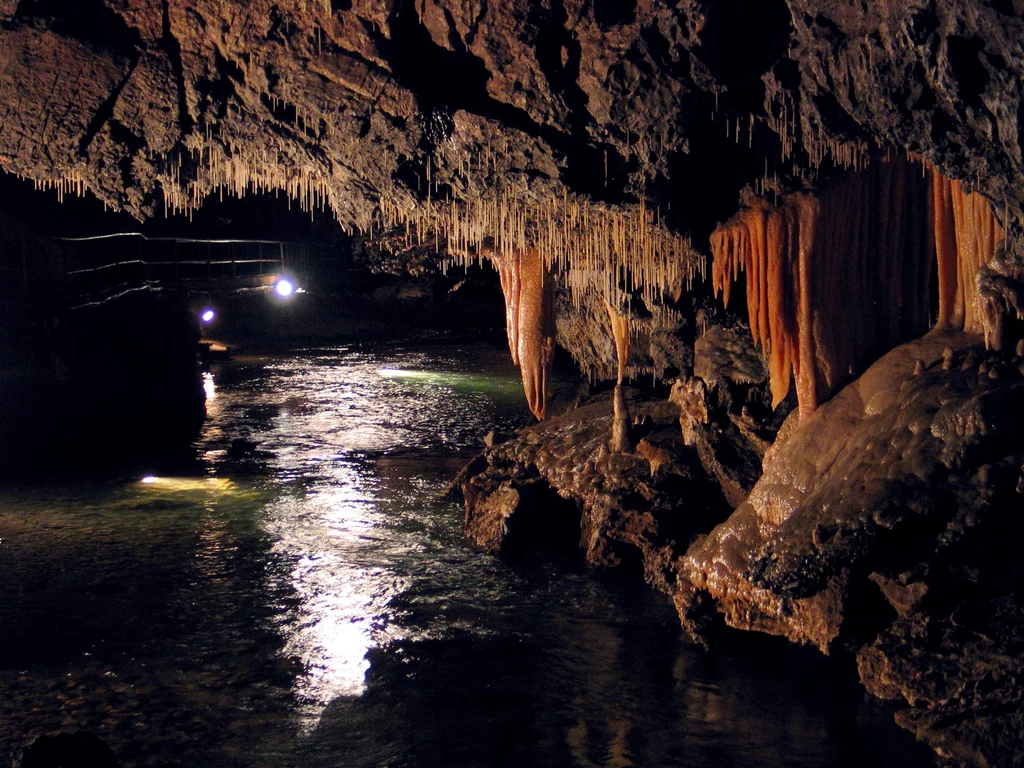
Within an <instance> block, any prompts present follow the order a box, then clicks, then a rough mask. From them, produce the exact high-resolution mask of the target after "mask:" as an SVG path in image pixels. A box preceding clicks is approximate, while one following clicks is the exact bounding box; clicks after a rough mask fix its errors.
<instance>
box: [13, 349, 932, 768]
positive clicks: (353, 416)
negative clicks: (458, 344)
mask: <svg viewBox="0 0 1024 768" xmlns="http://www.w3.org/2000/svg"><path fill="white" fill-rule="evenodd" d="M493 357H494V358H495V359H496V360H500V361H501V365H500V366H499V365H498V364H497V363H494V364H492V363H490V362H487V363H486V364H485V359H486V360H490V357H489V356H488V355H485V354H483V353H482V352H481V350H479V349H476V348H472V349H468V350H457V351H454V352H441V351H436V350H434V351H415V350H404V351H397V350H396V351H389V352H384V353H379V352H378V353H374V354H369V353H363V352H360V351H357V350H348V349H341V348H339V349H331V350H318V351H310V352H306V353H301V354H296V355H294V356H291V357H287V358H266V359H252V360H244V359H243V360H239V361H237V362H235V363H232V364H227V365H224V366H221V367H218V368H215V369H214V371H213V373H212V374H211V375H210V376H209V377H207V378H206V380H205V382H204V383H205V384H206V386H207V387H208V388H209V389H210V390H212V391H213V392H215V397H214V398H213V399H212V400H210V401H208V403H207V407H208V414H209V419H208V422H207V424H206V427H205V428H204V433H203V436H202V439H201V441H200V442H199V444H198V445H197V451H198V455H199V459H200V461H199V463H198V467H197V468H195V467H194V468H193V469H194V470H195V471H193V472H192V474H191V475H190V476H185V475H184V474H183V473H181V472H180V471H176V468H162V469H163V471H161V468H158V467H154V468H152V472H153V477H154V478H155V482H153V483H148V484H144V483H142V482H140V481H141V478H132V479H129V480H125V481H118V482H108V481H94V482H86V483H82V484H74V483H70V484H64V485H58V486H54V487H42V486H40V487H26V488H19V489H0V629H2V631H0V691H2V692H3V695H2V696H0V764H3V763H4V761H5V759H6V758H7V756H8V755H9V754H10V753H12V752H13V751H14V750H15V749H16V748H17V747H18V746H19V745H21V744H23V743H25V742H26V741H27V740H28V739H29V738H31V737H33V736H36V735H40V734H44V733H56V732H60V731H74V730H79V729H87V730H91V731H95V732H96V733H98V734H99V735H100V736H101V738H103V739H104V741H106V742H107V743H109V744H110V745H111V746H112V747H113V748H114V750H115V751H116V752H117V754H118V756H119V757H120V758H121V761H122V764H123V765H124V766H125V768H134V766H144V765H146V766H154V765H155V766H160V765H172V764H173V765H180V766H182V768H193V767H195V768H198V766H208V765H216V766H227V767H228V768H279V767H280V766H296V768H320V767H321V766H323V768H327V766H332V767H335V768H336V767H337V766H342V765H343V766H367V768H370V767H371V766H372V767H373V768H377V766H384V765H391V766H424V767H427V766H438V767H440V766H445V768H447V767H448V766H455V765H458V766H461V765H473V766H477V765H480V766H488V765H495V766H497V765H540V766H548V765H550V766H616V768H623V767H625V766H634V765H635V766H693V767H696V766H706V765H731V766H737V767H738V768H754V767H755V766H783V765H785V766H807V767H809V766H821V765H838V764H848V765H856V764H873V765H879V766H886V765H891V766H895V765H900V766H911V765H922V764H925V763H926V762H927V761H926V760H925V759H923V758H922V756H921V752H920V751H914V750H913V749H912V748H911V747H908V742H909V741H911V740H912V739H911V738H910V737H909V736H908V735H907V734H903V733H897V732H895V728H894V726H892V725H891V724H890V723H889V722H888V720H887V717H888V716H887V715H886V713H885V712H884V711H882V712H880V711H879V710H878V708H877V707H875V706H874V705H872V704H871V703H870V702H865V701H864V700H863V699H862V697H861V694H860V693H859V691H857V689H856V688H855V687H854V686H852V685H849V684H846V685H838V684H837V681H842V680H846V679H847V678H843V677H841V676H839V675H837V674H836V673H835V670H834V668H833V667H829V666H827V665H825V663H824V661H823V660H821V659H819V658H818V657H817V656H815V655H814V654H813V652H811V653H810V654H803V655H800V654H799V653H798V652H794V651H792V649H786V650H782V651H780V650H779V646H769V647H767V648H766V647H765V646H754V649H753V650H752V651H751V650H742V649H741V650H739V651H736V650H734V649H728V648H727V649H725V650H718V651H715V652H712V653H710V654H708V653H705V652H704V651H702V650H700V649H698V648H695V647H693V646H690V645H688V644H686V643H684V642H681V641H680V633H679V626H678V620H677V618H676V617H675V616H674V614H673V612H672V609H671V606H670V605H668V604H667V601H666V600H664V599H663V598H661V597H659V596H656V595H653V594H651V593H650V592H649V591H647V590H645V589H644V588H643V587H642V586H632V587H626V586H623V585H621V584H620V583H619V582H617V581H615V580H609V579H605V578H604V577H602V576H601V575H600V574H596V573H594V572H592V571H587V570H582V569H579V568H577V567H575V566H570V565H567V564H554V563H551V562H545V561H542V562H539V563H538V562H533V563H527V564H520V565H518V566H516V567H509V566H508V565H507V564H505V563H503V562H501V561H500V560H497V559H495V558H492V557H490V556H487V555H482V554H479V553H476V552H473V551H471V550H469V549H467V548H465V547H464V546H462V544H461V537H460V531H459V522H460V511H459V509H458V508H457V506H455V505H454V504H452V503H451V502H450V501H448V500H446V499H442V498H441V496H440V494H441V492H442V491H443V490H444V488H445V485H446V483H447V481H448V479H450V478H451V477H452V476H453V475H454V474H455V472H456V471H457V470H458V468H459V467H460V465H461V463H462V461H463V460H464V459H465V458H467V457H468V456H469V455H470V454H469V452H468V449H471V448H475V447H477V446H478V445H479V443H480V441H481V436H482V435H483V434H484V433H485V432H486V431H488V430H490V429H499V430H502V431H508V430H510V429H511V428H512V427H514V426H515V424H516V423H518V422H519V421H521V420H522V419H525V418H526V417H527V411H526V409H525V406H524V405H523V398H522V394H521V392H520V389H519V383H518V379H517V376H516V374H515V372H514V371H513V370H510V369H509V367H508V364H507V362H505V357H506V356H505V352H504V350H500V351H497V353H496V355H494V356H493ZM459 368H463V369H468V371H469V372H468V373H459ZM177 469H180V468H177ZM794 653H796V655H793V654H794ZM794 659H795V661H794ZM830 670H831V671H830ZM901 739H902V740H901Z"/></svg>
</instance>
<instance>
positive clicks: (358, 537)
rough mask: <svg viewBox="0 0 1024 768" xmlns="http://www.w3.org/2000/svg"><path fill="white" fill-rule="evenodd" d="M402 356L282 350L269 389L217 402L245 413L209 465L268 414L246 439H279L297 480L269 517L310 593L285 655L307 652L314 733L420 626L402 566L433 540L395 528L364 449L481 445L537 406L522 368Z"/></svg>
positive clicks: (222, 414) (219, 413)
mask: <svg viewBox="0 0 1024 768" xmlns="http://www.w3.org/2000/svg"><path fill="white" fill-rule="evenodd" d="M311 362H312V364H310V363H311ZM401 362H402V364H403V365H402V367H383V368H382V367H380V361H379V358H378V357H364V356H362V355H359V354H358V353H348V352H347V351H345V350H335V351H324V352H322V353H320V354H318V355H316V356H315V358H314V359H313V360H312V361H310V360H309V359H299V360H278V361H274V362H271V363H270V364H269V365H267V366H266V367H265V368H264V371H265V374H264V375H266V374H269V375H268V376H267V379H268V380H267V381H266V383H265V385H264V387H262V388H260V389H257V390H253V389H249V388H243V389H241V390H233V391H232V392H231V393H229V394H226V395H223V396H221V397H220V398H218V402H217V404H216V408H217V410H216V411H211V419H212V418H213V417H217V418H218V420H220V421H228V422H230V421H231V420H232V419H234V418H237V416H238V415H240V414H241V415H243V418H242V419H241V420H240V421H239V422H238V423H236V424H234V425H233V426H231V427H223V426H222V427H221V428H220V429H219V430H218V431H217V432H216V433H215V434H216V439H212V440H207V441H206V445H204V451H205V457H206V458H207V459H208V460H210V461H211V462H215V461H217V460H218V459H219V458H220V457H221V456H223V455H224V448H223V445H222V443H223V441H224V440H226V439H228V438H229V437H231V435H233V434H234V432H235V431H239V432H240V431H242V430H244V429H245V428H246V426H247V423H248V421H249V420H250V419H251V417H252V414H253V413H256V414H264V415H266V416H268V417H269V418H268V420H267V421H266V423H264V424H262V425H261V429H260V430H259V432H258V433H256V434H253V433H251V432H247V433H246V434H245V435H244V438H245V439H250V440H252V441H254V442H258V444H259V446H261V447H262V446H267V447H268V448H270V449H271V451H270V455H269V456H268V457H267V458H266V461H267V464H268V472H269V474H270V475H271V477H275V478H278V479H279V480H280V481H281V482H282V483H283V484H284V485H285V486H286V487H285V488H284V490H283V492H282V493H281V494H280V495H279V496H278V497H276V498H275V500H274V501H273V502H271V503H270V504H269V505H268V506H267V509H266V513H265V518H264V525H265V528H266V530H267V532H268V533H269V534H270V535H271V537H272V540H273V542H274V543H273V551H274V553H275V554H277V555H279V556H280V557H281V558H282V559H283V560H284V561H287V562H289V563H291V564H292V566H291V571H290V579H291V586H292V588H293V589H294V591H295V594H296V595H297V596H298V598H299V601H298V606H297V608H296V609H295V611H294V615H293V616H292V617H290V618H289V620H288V621H286V622H283V623H282V624H281V631H282V632H283V634H284V637H285V645H284V649H283V652H284V654H285V655H287V656H292V657H295V658H297V659H299V660H300V661H301V662H302V667H303V670H304V673H303V674H301V675H299V676H298V678H297V680H296V684H295V694H296V698H297V700H298V701H300V702H301V703H302V721H303V725H304V728H306V729H307V730H311V729H313V728H315V727H316V725H317V724H318V722H319V715H320V713H321V712H322V711H323V709H324V708H325V707H326V706H327V705H328V704H330V703H331V702H332V701H333V700H335V699H336V698H338V697H339V696H358V695H360V694H361V693H362V692H363V691H364V689H365V677H366V672H367V670H368V669H369V662H368V660H367V658H366V657H367V653H368V652H369V651H370V649H371V648H375V647H380V646H382V645H385V644H387V643H389V642H393V641H395V640H398V639H407V638H408V637H410V634H409V632H408V631H407V629H406V628H403V627H402V626H401V625H400V624H397V623H395V622H393V621H392V618H391V615H390V608H389V606H390V605H391V603H392V601H393V600H394V599H395V598H396V597H397V596H399V595H401V594H402V593H403V592H405V591H406V590H407V589H408V588H409V578H408V577H407V576H406V575H405V574H403V573H402V572H401V571H400V570H398V569H396V565H399V566H400V565H401V564H402V561H403V559H407V558H408V556H409V554H410V553H414V552H415V551H416V550H419V549H422V546H423V543H422V541H421V540H419V539H418V538H417V536H409V535H407V534H403V533H402V532H401V531H400V530H391V529H389V528H390V526H389V519H387V518H386V517H385V515H383V514H382V511H381V508H380V507H381V503H382V500H381V498H380V496H379V493H380V487H379V484H378V483H376V482H375V479H374V475H373V473H372V472H367V467H366V460H365V456H366V455H367V454H372V455H375V456H386V455H388V454H389V453H394V452H396V451H405V450H409V449H414V450H425V449H431V448H435V449H436V448H437V447H439V446H443V447H445V448H447V449H459V448H466V447H469V446H475V445H476V444H478V442H479V440H480V437H481V435H482V433H483V431H486V429H487V428H489V426H490V425H491V423H493V422H495V421H498V420H500V414H501V412H502V411H504V413H505V414H506V416H505V419H506V424H507V425H508V426H512V425H513V424H514V421H510V420H509V419H516V418H519V417H521V416H522V415H523V413H525V411H523V406H522V405H521V399H522V396H521V394H520V389H519V384H518V380H517V377H515V376H514V374H513V375H511V376H510V375H508V373H506V375H505V376H503V377H501V376H495V375H493V374H491V375H484V374H480V373H477V374H472V373H459V372H455V371H452V370H444V366H445V365H452V363H451V362H450V361H444V360H437V359H433V360H430V359H428V358H426V357H424V356H417V355H411V356H409V355H406V356H405V357H404V358H403V359H402V360H401ZM417 363H418V364H420V366H421V367H415V366H416V364H417ZM427 364H429V365H431V366H432V367H433V369H432V370H431V369H427V368H425V367H422V366H424V365H427ZM439 368H440V369H439ZM209 381H210V388H211V389H212V388H213V379H212V377H211V379H210V380H209ZM239 393H240V394H241V396H239ZM282 394H283V395H284V398H283V399H282ZM502 401H504V403H503V406H504V407H503V408H499V409H497V410H496V409H495V404H496V403H498V404H499V405H501V404H502ZM442 413H443V414H445V418H444V419H443V420H440V419H438V416H439V414H442ZM391 521H393V518H392V519H391Z"/></svg>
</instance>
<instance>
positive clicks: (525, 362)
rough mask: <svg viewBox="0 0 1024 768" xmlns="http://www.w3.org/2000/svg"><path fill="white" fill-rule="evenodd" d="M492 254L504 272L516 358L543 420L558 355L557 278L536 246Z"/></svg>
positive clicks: (528, 399)
mask: <svg viewBox="0 0 1024 768" xmlns="http://www.w3.org/2000/svg"><path fill="white" fill-rule="evenodd" d="M491 258H492V260H493V261H494V263H495V266H496V267H497V270H498V274H499V275H500V276H501V289H502V293H503V294H504V296H505V323H506V326H507V330H508V341H509V350H510V351H511V353H512V360H513V361H514V362H515V364H516V365H517V366H519V373H520V375H521V376H522V379H523V391H524V392H525V393H526V402H527V403H528V404H529V406H530V410H531V411H532V412H533V415H534V416H536V417H537V418H538V419H540V420H543V419H544V418H546V416H547V402H548V397H549V396H550V393H551V363H552V361H553V360H554V356H555V339H554V336H555V333H554V281H553V280H552V279H551V275H550V273H549V272H548V269H547V266H546V265H545V263H544V259H543V258H542V257H541V255H540V253H538V252H537V250H536V249H535V248H530V249H526V250H524V251H517V252H515V253H513V254H510V255H507V256H506V255H501V254H497V253H495V254H493V255H492V257H491Z"/></svg>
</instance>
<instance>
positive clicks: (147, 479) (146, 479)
mask: <svg viewBox="0 0 1024 768" xmlns="http://www.w3.org/2000/svg"><path fill="white" fill-rule="evenodd" d="M156 481H157V478H155V477H153V475H146V476H145V477H144V478H142V482H144V483H145V484H146V485H152V484H153V483H155V482H156Z"/></svg>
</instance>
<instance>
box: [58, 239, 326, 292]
mask: <svg viewBox="0 0 1024 768" xmlns="http://www.w3.org/2000/svg"><path fill="white" fill-rule="evenodd" d="M55 240H57V241H60V242H64V243H69V244H73V245H74V248H75V251H76V253H77V255H78V261H79V265H78V266H76V267H75V268H73V269H68V270H67V272H66V281H67V295H68V300H69V303H70V305H71V306H72V307H83V306H89V305H95V304H101V303H103V302H106V301H111V300H112V299H114V298H118V297H120V296H123V295H125V294H127V293H131V292H133V291H138V290H149V289H152V288H155V287H166V286H168V285H175V286H191V287H198V286H200V285H201V286H202V287H203V289H204V290H218V284H219V285H220V286H221V288H220V289H228V288H231V287H237V286H238V285H240V284H246V283H248V284H251V285H253V286H255V285H258V284H259V283H260V280H259V279H260V278H266V277H270V276H272V275H279V274H283V273H287V274H292V275H299V274H303V273H306V272H308V271H309V270H310V269H311V268H314V267H315V266H316V265H318V264H322V263H324V262H328V261H330V262H334V261H338V260H339V259H340V258H341V255H340V254H339V253H338V252H337V251H336V250H335V249H333V248H331V247H329V246H321V245H313V244H309V243H293V242H285V241H282V240H245V239H201V238H183V237H147V236H146V235H143V234H142V233H140V232H119V233H114V234H109V235H96V236H93V237H76V238H71V237H66V238H55Z"/></svg>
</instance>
